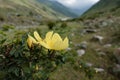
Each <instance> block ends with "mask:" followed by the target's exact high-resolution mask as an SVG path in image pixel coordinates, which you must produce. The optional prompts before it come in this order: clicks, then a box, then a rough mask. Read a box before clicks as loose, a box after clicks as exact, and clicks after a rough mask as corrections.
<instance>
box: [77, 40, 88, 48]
mask: <svg viewBox="0 0 120 80" xmlns="http://www.w3.org/2000/svg"><path fill="white" fill-rule="evenodd" d="M75 46H76V47H78V48H80V49H86V48H87V42H86V41H83V42H81V43H80V44H76V45H75Z"/></svg>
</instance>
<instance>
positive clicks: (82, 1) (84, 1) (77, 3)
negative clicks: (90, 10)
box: [56, 0, 99, 9]
mask: <svg viewBox="0 0 120 80" xmlns="http://www.w3.org/2000/svg"><path fill="white" fill-rule="evenodd" d="M56 1H58V2H60V3H62V4H63V5H65V6H67V7H69V8H72V9H80V8H84V7H90V6H92V5H93V4H95V3H96V2H98V1H99V0H56Z"/></svg>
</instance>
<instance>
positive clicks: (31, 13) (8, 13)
mask: <svg viewBox="0 0 120 80" xmlns="http://www.w3.org/2000/svg"><path fill="white" fill-rule="evenodd" d="M49 3H50V2H49ZM50 5H51V3H50V4H44V3H42V2H38V1H37V0H0V22H9V23H11V24H12V23H17V24H18V23H19V24H24V23H27V24H32V22H33V23H34V22H40V21H41V20H44V19H45V20H48V19H53V20H56V19H58V18H60V17H61V18H62V17H67V16H69V15H66V14H64V13H62V12H61V13H60V12H57V11H55V10H54V9H53V8H52V7H50ZM52 5H54V3H52ZM55 6H57V5H55ZM59 9H61V8H59ZM64 12H65V11H64Z"/></svg>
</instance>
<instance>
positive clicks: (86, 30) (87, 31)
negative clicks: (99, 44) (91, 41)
mask: <svg viewBox="0 0 120 80" xmlns="http://www.w3.org/2000/svg"><path fill="white" fill-rule="evenodd" d="M85 32H86V33H96V32H97V30H96V29H85Z"/></svg>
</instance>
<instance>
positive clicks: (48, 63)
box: [0, 0, 120, 80]
mask: <svg viewBox="0 0 120 80" xmlns="http://www.w3.org/2000/svg"><path fill="white" fill-rule="evenodd" d="M40 1H42V2H40V3H37V0H34V1H33V0H9V1H8V0H0V4H1V5H0V80H20V79H21V80H119V79H120V76H119V75H120V70H119V68H120V67H119V65H120V56H119V48H120V23H119V22H120V17H119V16H120V15H119V11H120V8H119V0H114V1H113V0H100V2H98V3H97V5H94V6H93V8H91V9H90V10H88V11H87V12H86V13H85V14H84V15H83V16H82V17H80V18H75V19H72V20H66V21H61V20H60V21H59V20H56V19H57V18H58V17H59V16H61V13H59V11H58V13H59V14H60V15H56V11H53V9H52V8H50V7H48V6H52V5H51V3H45V2H44V1H45V0H40ZM46 1H47V0H46ZM106 3H108V4H107V5H106ZM33 4H34V5H33ZM44 4H47V5H44ZM52 4H53V3H52ZM117 4H118V5H117ZM38 7H39V8H38ZM103 7H104V8H103ZM56 8H57V7H56ZM98 9H99V11H97V10H98ZM106 11H107V12H106ZM6 15H7V16H6ZM62 16H63V15H62ZM41 19H42V20H41ZM34 31H37V32H38V33H39V34H40V36H41V38H42V39H44V37H45V36H46V35H45V34H46V33H47V32H49V31H54V32H55V33H58V34H60V36H61V37H62V39H64V38H65V37H68V39H69V47H68V48H67V49H65V50H60V51H57V50H49V49H47V48H45V47H44V46H43V44H42V45H38V44H36V43H34V42H33V43H32V45H31V46H32V47H30V46H29V45H28V42H27V41H28V40H27V39H28V34H29V35H31V36H34V34H33V32H34ZM34 38H35V37H34ZM57 39H60V38H59V37H57ZM57 41H59V40H57ZM29 42H31V41H29ZM43 42H45V43H47V41H46V40H43ZM53 43H54V42H53ZM47 44H48V43H47ZM60 45H61V44H60ZM60 45H57V46H60Z"/></svg>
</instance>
